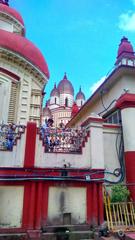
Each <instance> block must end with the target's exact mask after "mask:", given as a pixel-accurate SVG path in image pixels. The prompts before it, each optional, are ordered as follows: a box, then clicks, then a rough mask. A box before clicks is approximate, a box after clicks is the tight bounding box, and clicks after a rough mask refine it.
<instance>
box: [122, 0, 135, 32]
mask: <svg viewBox="0 0 135 240" xmlns="http://www.w3.org/2000/svg"><path fill="white" fill-rule="evenodd" d="M134 4H135V0H134ZM119 28H120V29H122V30H124V31H130V32H134V31H135V12H132V13H131V12H127V13H123V14H121V15H120V16H119Z"/></svg>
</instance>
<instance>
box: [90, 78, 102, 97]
mask: <svg viewBox="0 0 135 240" xmlns="http://www.w3.org/2000/svg"><path fill="white" fill-rule="evenodd" d="M105 79H106V76H103V77H101V79H100V80H99V81H97V82H96V83H94V84H93V85H92V86H91V87H90V91H91V93H94V92H95V91H96V90H97V88H98V87H99V86H100V85H101V84H102V83H103V82H104V80H105Z"/></svg>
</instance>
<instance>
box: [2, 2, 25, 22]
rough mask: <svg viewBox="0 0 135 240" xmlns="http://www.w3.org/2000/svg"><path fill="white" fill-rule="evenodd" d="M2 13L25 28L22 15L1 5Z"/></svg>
mask: <svg viewBox="0 0 135 240" xmlns="http://www.w3.org/2000/svg"><path fill="white" fill-rule="evenodd" d="M0 13H3V14H5V15H7V16H9V17H11V18H13V19H15V20H17V21H18V22H19V23H21V24H22V25H23V26H24V21H23V18H22V16H21V15H20V13H18V12H17V11H16V10H15V9H13V8H11V7H9V6H7V5H5V4H2V3H0Z"/></svg>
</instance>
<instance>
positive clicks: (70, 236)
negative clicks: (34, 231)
mask: <svg viewBox="0 0 135 240" xmlns="http://www.w3.org/2000/svg"><path fill="white" fill-rule="evenodd" d="M92 236H93V232H91V231H72V232H68V233H62V232H58V233H43V234H42V240H90V239H92Z"/></svg>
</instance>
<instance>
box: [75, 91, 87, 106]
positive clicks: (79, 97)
mask: <svg viewBox="0 0 135 240" xmlns="http://www.w3.org/2000/svg"><path fill="white" fill-rule="evenodd" d="M84 102H85V95H84V93H83V92H82V90H81V87H80V89H79V92H78V93H77V94H76V104H77V106H78V107H79V108H80V107H81V106H82V105H83V104H84Z"/></svg>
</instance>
